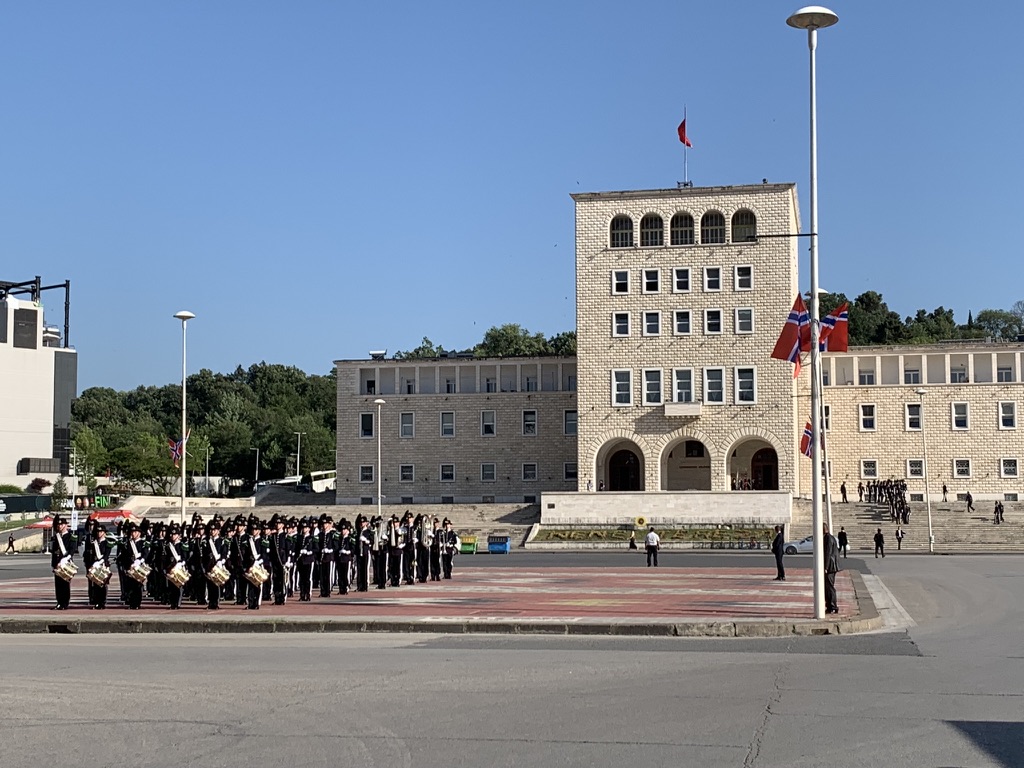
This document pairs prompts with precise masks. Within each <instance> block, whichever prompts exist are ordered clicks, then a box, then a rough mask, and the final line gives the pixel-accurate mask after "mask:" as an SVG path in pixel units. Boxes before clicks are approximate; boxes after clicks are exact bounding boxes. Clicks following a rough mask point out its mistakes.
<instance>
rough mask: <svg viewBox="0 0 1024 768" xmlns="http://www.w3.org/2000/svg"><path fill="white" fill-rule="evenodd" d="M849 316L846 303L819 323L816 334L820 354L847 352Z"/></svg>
mask: <svg viewBox="0 0 1024 768" xmlns="http://www.w3.org/2000/svg"><path fill="white" fill-rule="evenodd" d="M849 315H850V312H849V305H848V304H847V303H844V304H843V305H842V306H839V307H836V308H835V309H833V310H832V311H831V312H829V313H828V315H827V316H826V317H825V319H824V320H822V321H821V330H820V331H819V332H818V337H819V338H818V349H820V350H821V351H822V352H846V351H847V348H848V347H849V344H850V323H849ZM809 346H810V345H809V344H808V347H809Z"/></svg>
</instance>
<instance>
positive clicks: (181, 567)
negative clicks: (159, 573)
mask: <svg viewBox="0 0 1024 768" xmlns="http://www.w3.org/2000/svg"><path fill="white" fill-rule="evenodd" d="M190 578H191V575H190V574H189V572H188V568H186V567H185V564H184V563H180V562H179V563H175V564H174V567H173V568H171V570H169V571H168V572H167V580H168V581H169V582H171V584H173V585H174V586H176V587H178V588H179V589H180V588H181V587H182V586H184V584H185V582H186V581H188V580H189V579H190Z"/></svg>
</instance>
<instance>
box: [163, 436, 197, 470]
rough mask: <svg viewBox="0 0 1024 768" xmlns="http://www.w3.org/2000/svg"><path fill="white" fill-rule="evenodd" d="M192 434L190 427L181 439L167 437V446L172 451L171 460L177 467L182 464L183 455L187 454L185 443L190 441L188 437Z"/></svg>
mask: <svg viewBox="0 0 1024 768" xmlns="http://www.w3.org/2000/svg"><path fill="white" fill-rule="evenodd" d="M191 434H192V430H191V429H190V430H189V431H188V432H186V433H185V436H184V437H183V438H181V440H172V439H171V438H167V447H168V448H169V449H170V451H171V461H173V462H174V466H176V467H177V466H179V465H180V464H181V457H182V456H183V455H184V454H185V445H186V444H187V443H188V438H189V436H190V435H191Z"/></svg>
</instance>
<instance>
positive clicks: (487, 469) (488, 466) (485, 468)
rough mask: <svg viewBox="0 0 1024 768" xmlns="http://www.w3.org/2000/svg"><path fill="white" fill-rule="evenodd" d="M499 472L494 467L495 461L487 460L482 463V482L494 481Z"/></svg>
mask: <svg viewBox="0 0 1024 768" xmlns="http://www.w3.org/2000/svg"><path fill="white" fill-rule="evenodd" d="M496 476H497V473H496V472H495V469H494V462H493V461H485V462H484V463H483V464H481V465H480V482H481V483H493V482H494V479H495V477H496Z"/></svg>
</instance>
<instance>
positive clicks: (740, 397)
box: [611, 366, 757, 407]
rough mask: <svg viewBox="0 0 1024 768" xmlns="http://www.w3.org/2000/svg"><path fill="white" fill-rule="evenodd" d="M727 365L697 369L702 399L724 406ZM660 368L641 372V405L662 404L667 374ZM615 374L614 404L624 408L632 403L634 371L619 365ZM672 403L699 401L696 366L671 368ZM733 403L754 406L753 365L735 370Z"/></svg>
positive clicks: (754, 382) (755, 394)
mask: <svg viewBox="0 0 1024 768" xmlns="http://www.w3.org/2000/svg"><path fill="white" fill-rule="evenodd" d="M727 370H728V369H727V368H704V369H703V370H698V371H697V372H696V375H697V376H700V377H701V381H700V383H701V385H702V391H703V395H704V396H703V401H704V403H705V404H713V405H724V404H725V402H726V398H727V392H726V371H727ZM665 373H666V372H665V371H662V370H661V369H660V368H645V369H643V370H642V371H641V372H640V385H641V388H642V392H641V395H640V400H639V404H640V405H661V404H662V403H663V402H665V400H664V383H665V382H664V378H665V376H664V374H665ZM611 374H612V381H611V386H612V405H613V406H617V407H625V406H630V405H633V371H632V370H630V369H628V368H618V369H615V370H613V371H612V372H611ZM668 375H669V377H670V378H669V380H668V383H669V386H670V387H671V391H670V402H673V403H692V402H694V401H696V400H697V399H698V398H697V393H696V392H695V383H696V381H695V372H694V369H693V368H672V369H671V370H670V371H668ZM732 392H733V402H734V403H735V404H736V405H753V404H754V403H756V402H757V369H756V368H754V367H752V366H750V367H747V366H743V367H736V368H733V369H732Z"/></svg>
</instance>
